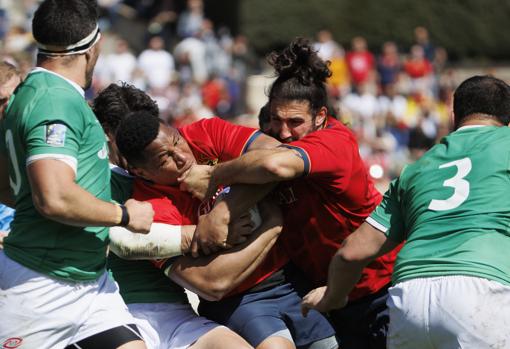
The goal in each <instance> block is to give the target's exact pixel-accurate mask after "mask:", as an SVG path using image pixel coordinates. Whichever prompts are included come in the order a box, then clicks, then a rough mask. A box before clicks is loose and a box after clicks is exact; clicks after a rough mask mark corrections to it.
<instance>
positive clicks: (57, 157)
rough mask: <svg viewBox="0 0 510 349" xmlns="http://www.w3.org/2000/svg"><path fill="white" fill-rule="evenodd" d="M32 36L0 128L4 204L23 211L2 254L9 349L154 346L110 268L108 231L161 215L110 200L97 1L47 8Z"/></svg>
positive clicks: (143, 227)
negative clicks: (98, 108)
mask: <svg viewBox="0 0 510 349" xmlns="http://www.w3.org/2000/svg"><path fill="white" fill-rule="evenodd" d="M32 29H33V36H34V38H35V40H36V41H37V43H38V46H39V54H38V57H37V65H38V67H37V68H36V69H35V70H34V71H32V72H31V73H30V74H29V75H28V77H27V78H26V80H25V81H24V82H23V83H22V84H21V85H20V86H19V87H18V88H17V89H16V91H15V92H14V95H13V97H11V99H10V102H9V104H8V106H7V109H6V111H5V117H4V120H2V123H1V126H0V131H1V132H0V135H1V136H0V137H1V142H0V154H1V155H0V189H1V191H0V192H1V193H2V197H1V198H0V200H1V201H2V202H3V203H7V204H9V203H14V207H15V209H16V215H15V218H14V221H13V222H12V225H11V232H10V234H9V235H8V236H7V237H6V238H5V239H4V249H3V250H2V251H0V289H1V295H2V297H0V312H1V313H2V316H3V318H4V319H3V320H2V321H0V345H2V346H3V347H4V348H15V347H27V348H51V349H54V348H123V349H128V348H145V345H144V343H143V341H142V340H141V337H140V335H139V334H138V331H137V329H136V326H134V319H133V318H132V316H131V315H130V314H129V312H128V310H127V307H126V305H125V303H124V302H123V300H122V298H121V296H120V294H119V292H118V288H117V286H116V284H115V283H114V282H113V280H112V279H111V278H109V277H108V274H107V273H106V271H105V264H106V249H107V243H108V228H106V227H108V226H115V225H123V226H126V227H128V228H129V229H131V230H133V231H136V232H147V231H148V230H149V227H150V225H151V223H152V217H153V210H152V208H151V206H150V205H149V204H147V203H141V202H137V201H135V200H131V201H128V202H126V204H125V206H119V205H116V204H113V203H111V196H110V171H109V168H108V153H107V149H106V140H105V136H104V133H103V130H102V129H101V127H100V125H99V122H98V121H97V119H96V118H95V116H94V114H93V112H92V110H91V109H90V108H89V106H88V104H87V102H86V100H85V99H84V89H87V88H88V87H89V86H90V83H91V77H92V71H93V68H94V65H95V63H96V60H97V57H98V54H99V47H98V41H99V39H100V33H99V29H98V26H97V8H96V4H95V3H94V2H93V1H89V0H46V1H43V2H42V3H41V4H40V6H39V8H38V9H37V11H36V12H35V14H34V18H33V21H32ZM7 160H8V161H9V162H8V163H7ZM7 169H8V172H7ZM9 187H10V190H11V195H12V197H8V196H4V195H3V193H6V189H7V188H9Z"/></svg>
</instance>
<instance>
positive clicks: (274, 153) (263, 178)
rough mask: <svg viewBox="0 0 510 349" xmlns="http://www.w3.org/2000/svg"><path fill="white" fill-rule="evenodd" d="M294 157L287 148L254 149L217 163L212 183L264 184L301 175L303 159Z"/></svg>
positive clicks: (212, 175)
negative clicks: (300, 168)
mask: <svg viewBox="0 0 510 349" xmlns="http://www.w3.org/2000/svg"><path fill="white" fill-rule="evenodd" d="M294 157H295V155H293V152H292V150H289V149H287V148H276V149H261V150H253V151H251V152H248V153H247V154H245V155H243V156H241V157H239V158H237V159H234V160H232V161H228V162H224V163H220V164H218V165H216V166H215V167H214V170H213V172H212V174H211V183H212V184H213V185H219V184H223V185H231V184H235V183H245V184H264V183H270V182H279V181H284V180H289V179H292V178H295V177H297V176H298V175H300V173H299V171H300V170H299V167H302V165H300V162H302V160H299V161H298V162H296V160H295V159H294ZM301 173H302V172H301Z"/></svg>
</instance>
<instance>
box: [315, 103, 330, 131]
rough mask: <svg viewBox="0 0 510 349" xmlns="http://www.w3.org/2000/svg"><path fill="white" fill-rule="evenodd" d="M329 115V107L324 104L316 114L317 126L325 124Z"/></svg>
mask: <svg viewBox="0 0 510 349" xmlns="http://www.w3.org/2000/svg"><path fill="white" fill-rule="evenodd" d="M327 117H328V108H326V107H324V106H323V107H321V108H320V109H319V112H318V113H317V115H316V116H315V122H314V123H315V127H316V128H319V127H321V126H322V125H324V122H325V121H326V118H327Z"/></svg>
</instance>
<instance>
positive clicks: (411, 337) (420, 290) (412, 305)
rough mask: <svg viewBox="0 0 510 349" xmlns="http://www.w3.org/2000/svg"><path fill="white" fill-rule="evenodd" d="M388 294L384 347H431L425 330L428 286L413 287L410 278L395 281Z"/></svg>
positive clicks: (410, 348) (418, 348) (403, 348)
mask: <svg viewBox="0 0 510 349" xmlns="http://www.w3.org/2000/svg"><path fill="white" fill-rule="evenodd" d="M388 293H389V297H388V300H387V305H388V310H389V314H390V323H389V330H388V339H387V347H388V349H422V348H423V349H428V348H430V349H433V347H432V346H431V344H430V341H429V338H428V329H427V321H428V320H427V316H428V315H427V309H428V307H429V305H428V299H429V298H428V297H429V294H430V291H429V289H428V288H427V287H424V286H423V287H415V285H414V280H411V281H406V282H402V283H398V284H396V285H395V286H394V287H391V288H390V289H389V290H388Z"/></svg>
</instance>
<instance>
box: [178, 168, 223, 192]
mask: <svg viewBox="0 0 510 349" xmlns="http://www.w3.org/2000/svg"><path fill="white" fill-rule="evenodd" d="M212 170H213V167H212V166H207V165H197V164H194V165H192V166H191V167H190V168H189V169H188V170H187V171H186V172H184V173H183V174H181V175H180V176H179V178H178V181H179V183H180V186H179V188H180V189H181V190H183V191H187V192H188V193H190V194H191V195H193V197H195V198H197V199H199V200H204V199H207V198H210V197H212V196H213V195H214V193H215V192H216V188H215V185H214V184H213V183H211V174H212Z"/></svg>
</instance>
